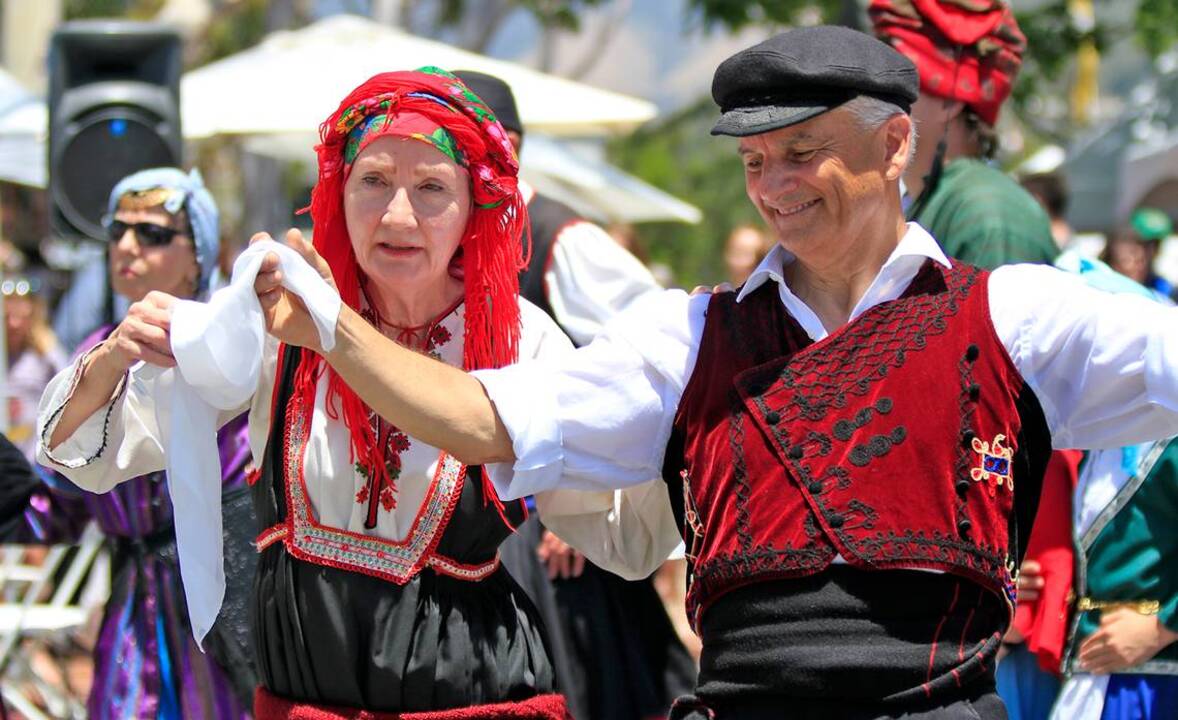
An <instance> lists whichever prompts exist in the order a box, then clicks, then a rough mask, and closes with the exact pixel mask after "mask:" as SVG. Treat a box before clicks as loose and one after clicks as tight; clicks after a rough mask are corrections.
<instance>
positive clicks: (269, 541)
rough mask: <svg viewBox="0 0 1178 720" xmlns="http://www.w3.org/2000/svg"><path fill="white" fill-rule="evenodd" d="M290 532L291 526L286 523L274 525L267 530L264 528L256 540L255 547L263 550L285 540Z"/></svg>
mask: <svg viewBox="0 0 1178 720" xmlns="http://www.w3.org/2000/svg"><path fill="white" fill-rule="evenodd" d="M289 534H290V528H288V527H287V526H286V525H285V524H278V525H274V526H272V527H270V528H269V529H267V530H263V531H262V532H261V534H259V535H258V537H257V539H256V540H254V547H256V548H257V549H258V552H262V551H263V550H265V549H266V548H268V547H270V546H271V545H273V544H274V543H276V542H278V541H279V540H285V539H286V536H287V535H289Z"/></svg>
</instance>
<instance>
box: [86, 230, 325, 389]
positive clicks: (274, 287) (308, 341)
mask: <svg viewBox="0 0 1178 720" xmlns="http://www.w3.org/2000/svg"><path fill="white" fill-rule="evenodd" d="M270 239H271V237H270V235H269V234H268V233H257V234H256V235H254V236H253V237H252V238H250V244H251V245H253V244H254V243H257V242H261V241H263V240H270ZM283 239H284V241H285V244H286V245H287V246H288V247H290V248H291V249H292V250H294V251H295V252H297V253H298V254H299V255H301V256H302V257H303V259H304V260H306V261H307V263H308V264H309V265H310V266H311V267H313V268H315V270H316V271H317V272H318V273H319V274H320V276H322V277H323V279H324V280H325V281H326V282H327V284H328V285H330V286H331V287H332V288H333V289H337V288H336V285H335V280H334V278H333V277H332V274H331V268H330V267H328V265H327V261H326V260H324V259H323V258H322V257H321V256H320V255H319V253H317V252H315V248H314V247H313V246H312V245H311V243H310V242H309V241H307V240H306V239H304V238H303V234H302V233H301V232H299V231H298V230H295V229H291V230H288V231H287V232H286V235H285V237H284V238H283ZM282 279H283V274H282V270H281V268H280V267H279V259H278V256H277V255H275V254H274V253H267V255H266V257H265V258H264V259H263V260H262V265H261V268H260V269H259V270H258V275H257V277H256V278H255V279H254V291H255V292H256V293H257V295H258V302H259V303H260V304H261V306H262V312H263V314H264V315H265V318H266V330H267V331H268V332H269V333H270V334H271V335H273V336H275V337H276V338H278V339H279V340H281V341H282V342H284V343H287V344H288V345H297V346H300V347H306V348H310V349H311V350H314V351H316V352H322V347H321V344H320V338H319V331H318V330H317V329H316V327H315V323H314V321H313V320H312V319H311V315H310V313H308V312H307V308H306V306H305V305H304V304H303V301H302V300H301V299H300V298H299V297H298V296H297V295H295V294H294V293H292V292H290V291H289V290H287V289H286V288H284V287H282ZM176 302H177V298H176V297H174V296H172V295H169V294H168V293H165V292H158V291H152V292H149V293H148V294H147V295H146V296H145V297H144V298H143V299H142V300H140V301H138V302H136V303H133V304H132V305H131V307H130V308H129V309H128V311H127V316H126V318H124V319H123V321H122V322H121V323H119V326H118V327H117V328H115V330H114V332H112V333H111V335H110V337H109V338H108V339H107V340H106V342H105V343H103V351H104V352H103V353H102V354H101V356H100V357H96V358H95V360H94V361H102V362H103V363H104V365H105V366H106V367H107V368H109V369H110V370H112V371H114V372H117V373H122V372H124V371H126V370H127V369H129V368H130V367H131V366H132V365H134V364H135V363H136V362H138V361H140V360H142V361H144V362H147V363H150V364H152V365H158V366H160V367H175V365H176V359H175V357H173V355H172V340H171V316H172V313H171V309H172V306H173V305H175V304H176Z"/></svg>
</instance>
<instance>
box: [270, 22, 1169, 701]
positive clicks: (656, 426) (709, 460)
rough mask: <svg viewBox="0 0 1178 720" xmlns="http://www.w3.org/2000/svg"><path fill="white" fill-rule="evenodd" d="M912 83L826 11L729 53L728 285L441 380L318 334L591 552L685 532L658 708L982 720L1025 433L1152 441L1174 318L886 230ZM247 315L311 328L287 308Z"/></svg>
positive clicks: (904, 231) (1028, 492)
mask: <svg viewBox="0 0 1178 720" xmlns="http://www.w3.org/2000/svg"><path fill="white" fill-rule="evenodd" d="M917 93H918V83H917V76H916V70H915V68H914V67H913V65H912V63H911V62H910V61H909V60H907V59H906V58H905V57H904V56H903V55H901V54H900V53H898V52H896V51H895V50H893V49H892V48H890V47H888V46H887V45H885V44H884V43H882V42H880V41H878V40H876V39H874V38H871V37H869V36H867V35H864V34H862V33H858V32H855V31H853V30H849V29H846V28H837V27H813V28H801V29H796V30H791V31H789V32H786V33H783V34H781V35H778V36H776V37H774V38H771V39H769V40H767V41H765V42H763V43H761V44H759V45H756V46H754V47H752V48H749V49H747V50H744V51H742V52H740V53H737V54H736V55H734V56H733V57H732V58H729V59H728V60H727V61H725V62H724V63H723V64H722V65H721V66H720V68H719V69H718V70H717V72H716V76H715V81H714V83H713V88H712V94H713V97H714V98H715V99H716V101H717V103H718V104H719V105H720V107H721V110H722V113H723V114H722V116H721V118H720V120H719V122H718V123H717V124H716V127H715V130H714V132H715V133H717V134H728V135H734V136H737V137H739V138H740V140H739V155H740V158H741V161H742V163H743V165H744V168H745V184H746V189H747V193H748V197H749V199H750V200H751V201H752V203H753V204H754V205H755V206H756V207H757V209H758V210H759V211H760V213H761V215H762V217H763V218H764V219H765V221H766V224H767V225H768V226H769V228H770V229H771V230H772V231H773V232H774V234H775V235H776V238H777V241H778V245H777V247H775V248H774V249H773V250H772V251H771V252H770V253H769V254H768V255H767V256H766V257H765V259H764V261H763V262H762V263H761V265H760V266H759V267H758V268H757V270H756V271H754V273H753V274H752V275H751V276H750V277H749V279H748V281H747V282H746V283H745V284H744V285H743V286H742V287H741V288H740V289H739V290H738V291H736V292H726V293H717V294H714V295H697V296H693V297H691V296H688V295H686V294H684V293H681V292H677V291H667V292H665V293H663V294H661V295H658V296H654V297H652V298H650V299H648V300H646V301H644V302H642V303H639V304H637V305H636V306H635V307H632V308H630V309H629V310H627V311H626V312H624V313H622V314H621V315H619V316H618V317H617V318H615V320H614V321H613V322H612V323H611V324H610V325H609V326H607V328H606V330H605V331H604V332H603V333H602V334H601V335H600V336H598V338H597V339H596V340H595V341H594V342H593V343H591V344H590V345H588V346H587V347H584V348H581V349H578V350H576V351H574V352H573V353H571V354H570V355H569V356H567V357H565V358H562V359H561V360H560V361H558V362H556V363H552V364H540V363H532V362H524V363H520V364H519V365H516V366H513V367H508V368H503V369H499V370H489V371H478V372H475V373H471V374H469V375H468V374H464V373H462V372H460V371H458V370H456V369H454V368H449V367H446V366H444V365H442V364H441V363H437V362H434V361H431V360H430V359H428V358H425V357H423V356H421V355H418V354H416V353H413V352H411V351H407V350H404V349H401V348H399V347H397V346H396V345H395V344H394V343H391V342H389V341H386V340H385V339H384V338H381V337H375V336H374V337H371V338H370V339H366V340H365V341H364V342H359V341H357V340H354V339H352V338H351V337H350V336H349V333H348V332H344V331H341V332H340V333H338V339H337V344H336V348H335V349H334V350H333V351H331V352H329V353H327V354H326V357H327V359H328V361H329V362H330V363H331V364H332V366H333V367H335V368H336V370H337V371H339V372H340V373H341V375H342V376H343V377H344V378H345V380H346V381H347V382H348V383H349V384H350V385H351V386H352V387H355V388H368V390H363V391H360V395H361V397H362V398H363V399H364V400H365V401H366V402H368V403H370V406H371V407H372V408H373V409H374V410H375V411H376V412H378V413H380V414H381V416H383V417H385V418H387V419H388V420H389V421H390V422H393V423H395V424H396V425H397V426H398V427H400V428H402V429H403V430H404V431H405V432H407V433H410V434H412V435H413V436H415V437H420V438H422V439H423V440H424V441H426V442H429V443H431V444H433V445H436V446H437V447H442V448H446V449H447V450H448V451H450V452H452V453H454V454H455V456H456V457H458V458H460V459H462V460H463V461H464V462H467V463H470V464H481V465H483V467H484V472H487V473H489V474H490V478H491V479H492V480H493V482H494V483H495V485H496V487H497V488H498V491H499V494H500V495H501V496H502V497H503V498H513V497H520V496H524V495H529V494H534V495H536V496H537V505H538V507H539V509H540V512H541V517H542V518H543V519H544V521H545V523H546V524H547V525H548V527H549V528H551V529H553V530H554V531H555V532H556V533H557V534H559V535H560V536H561V537H563V538H564V539H565V540H567V541H568V542H570V543H571V544H573V545H574V546H576V547H578V548H579V549H580V550H581V551H582V552H584V553H585V555H586V556H587V557H588V558H589V559H590V560H592V561H594V562H595V563H597V564H598V565H600V566H602V567H605V568H608V569H611V570H614V571H615V572H619V573H621V574H626V575H631V576H641V575H643V574H645V573H648V572H649V571H650V570H651V569H653V568H654V567H655V566H656V565H657V563H658V562H661V560H662V558H663V557H665V556H666V551H667V549H668V546H669V545H673V544H674V543H675V542H677V540H678V539H679V535H680V533H682V537H683V539H684V541H685V542H686V544H687V547H688V557H689V559H690V562H691V564H690V567H689V570H690V575H689V580H690V588H689V591H688V610H689V616H690V618H691V620H692V622H693V623H694V624H695V628H696V630H697V632H698V633H699V635H700V638H701V640H702V644H703V655H702V657H701V663H700V674H699V680H698V684H697V687H696V691H695V693H694V695H693V696H691V697H686V698H682V699H681V700H679V701H677V702H676V704H675V706H674V707H673V709H672V712H671V717H673V718H691V719H692V720H698V719H702V718H713V719H719V720H729V719H733V718H738V719H740V720H758V719H759V718H780V717H783V716H786V717H791V718H896V717H904V718H974V719H976V718H985V719H987V720H990V719H994V720H997V719H999V718H1005V717H1006V711H1005V708H1004V707H1003V705H1002V701H1001V700H1000V699H999V698H998V697H997V696H996V695H995V693H994V660H995V656H996V654H997V651H998V646H999V644H1000V640H1001V637H1002V634H1003V632H1004V631H1005V629H1006V627H1007V626H1008V625H1009V622H1010V615H1011V610H1012V609H1013V606H1014V602H1015V599H1016V587H1015V586H1016V582H1015V581H1016V578H1015V577H1014V575H1015V570H1016V568H1017V567H1018V563H1019V560H1020V558H1021V555H1022V552H1023V548H1024V547H1025V538H1026V534H1027V532H1028V530H1029V526H1030V523H1031V519H1032V517H1033V516H1034V513H1035V508H1036V505H1037V503H1038V495H1039V484H1040V480H1041V477H1042V474H1043V468H1044V465H1045V464H1046V461H1047V458H1048V456H1049V453H1050V449H1051V446H1052V444H1055V445H1057V446H1059V447H1076V448H1090V447H1098V448H1099V447H1118V446H1124V445H1130V444H1135V443H1140V442H1144V441H1148V440H1156V439H1161V438H1163V437H1167V436H1172V435H1175V434H1178V329H1176V328H1178V309H1175V308H1165V307H1161V306H1159V305H1158V304H1156V303H1150V302H1148V301H1147V300H1144V299H1138V298H1133V297H1129V296H1122V295H1109V294H1106V293H1102V292H1100V291H1097V290H1093V289H1089V288H1087V287H1086V286H1085V285H1084V284H1083V283H1082V281H1080V280H1079V279H1078V278H1075V277H1073V276H1070V275H1068V274H1065V273H1062V272H1059V271H1057V270H1054V269H1053V268H1050V267H1045V266H1033V265H1012V266H1006V267H1001V268H998V269H996V270H994V271H992V272H988V271H985V270H980V269H978V268H975V267H972V266H969V265H965V264H962V263H955V262H952V261H950V260H949V259H948V258H947V257H946V256H945V255H944V253H943V252H942V251H941V249H940V247H939V246H938V245H937V243H936V241H935V240H934V239H933V238H932V237H931V236H930V235H929V234H928V233H927V232H926V231H925V230H923V229H922V228H921V227H920V226H919V225H917V224H915V223H907V222H905V220H904V215H903V212H902V211H901V207H900V177H901V176H902V174H903V172H904V170H905V168H906V166H907V164H908V162H909V158H910V155H911V152H912V150H913V142H914V141H913V137H912V135H913V132H912V130H913V125H912V120H911V118H910V116H909V114H908V110H909V108H910V106H911V104H912V102H913V101H914V100H915V99H916V97H917ZM273 288H274V284H273V283H263V284H262V285H260V286H259V292H260V293H262V294H263V295H264V294H265V293H267V292H269V291H271V290H272V289H273ZM265 297H270V296H265ZM266 307H267V308H269V310H268V312H269V313H270V315H269V320H270V322H271V327H272V328H279V330H272V331H273V332H279V333H280V334H281V335H282V339H284V340H286V341H288V342H292V341H293V342H299V343H304V344H312V345H313V344H314V343H317V342H318V336H317V334H316V331H315V329H314V326H313V324H312V323H311V322H310V320H309V319H307V318H306V317H305V316H303V315H302V314H301V310H299V305H298V304H297V303H293V302H289V303H288V302H277V303H276V302H273V301H271V300H267V301H266ZM357 345H358V346H359V347H357ZM660 475H661V476H662V477H663V478H664V483H665V484H659V483H657V482H655V483H652V482H651V478H654V477H658V476H660ZM554 488H567V489H575V490H582V491H585V499H584V501H583V502H582V503H580V504H579V507H572V505H573V503H562V506H559V507H553V506H552V505H553V504H554V503H548V504H547V506H546V502H545V500H544V491H545V490H549V489H554ZM620 488H625V490H624V492H617V491H616V490H615V489H620ZM668 489H669V492H668ZM603 508H604V509H607V510H608V514H602V513H601V512H600V511H601V510H602V509H603ZM594 511H596V512H594Z"/></svg>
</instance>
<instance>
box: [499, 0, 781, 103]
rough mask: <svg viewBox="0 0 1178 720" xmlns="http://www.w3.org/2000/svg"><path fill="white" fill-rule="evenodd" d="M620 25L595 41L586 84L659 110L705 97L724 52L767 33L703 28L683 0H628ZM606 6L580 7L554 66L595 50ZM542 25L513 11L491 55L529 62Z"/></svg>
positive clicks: (566, 64) (562, 68) (576, 60)
mask: <svg viewBox="0 0 1178 720" xmlns="http://www.w3.org/2000/svg"><path fill="white" fill-rule="evenodd" d="M629 5H630V9H629V12H628V13H627V14H626V16H625V18H624V20H623V21H622V22H621V23H620V24H619V29H618V31H617V32H616V33H615V34H614V35H613V36H612V37H611V39H610V40H609V41H608V42H607V43H606V44H605V45H604V47H602V48H599V49H598V50H597V51H598V52H601V53H602V55H603V57H601V58H600V59H599V60H598V61H597V62H596V64H595V65H594V66H593V69H592V70H591V71H590V72H589V73H588V74H587V75H585V76H584V77H583V78H582V80H583V81H584V82H587V83H589V84H591V85H596V86H598V87H602V88H606V89H608V90H614V91H617V92H622V93H626V94H629V95H635V96H638V97H642V98H645V99H647V100H650V101H652V102H654V103H655V104H656V105H658V107H659V111H660V112H661V113H666V112H673V111H674V110H676V109H679V108H681V107H683V106H684V105H687V104H690V103H693V102H695V101H696V100H698V99H699V98H701V97H706V96H707V95H708V93H709V90H710V88H711V83H712V74H713V73H714V72H715V70H716V66H717V65H719V64H720V62H721V61H723V60H724V59H725V58H727V57H728V56H730V55H732V54H733V53H735V52H737V51H738V50H741V49H743V48H746V47H748V46H750V45H753V44H755V43H756V42H759V41H760V40H762V39H764V38H765V37H766V36H767V32H766V31H765V30H763V29H754V30H750V31H747V32H743V33H740V34H737V35H733V34H731V33H729V32H727V31H726V30H720V29H717V30H713V31H707V30H705V29H703V28H702V27H700V23H699V21H698V20H693V19H692V18H690V17H689V15H688V12H687V9H686V8H687V0H632V2H630V3H629ZM609 12H610V9H609V8H606V9H602V10H592V11H589V12H587V13H586V14H585V16H584V19H583V25H582V30H581V32H580V33H577V34H571V33H562V35H561V38H560V42H559V44H558V46H557V47H558V52H557V65H556V68H555V69H556V71H557V72H558V74H564V72H563V71H567V70H568V69H569V68H571V67H573V66H575V65H576V64H578V63H580V62H581V61H582V59H583V58H585V57H586V54H587V53H589V52H593V51H594V48H593V44H594V43H595V42H596V40H597V34H598V33H597V32H595V30H596V29H597V28H599V27H600V25H601V24H602V23H603V22H605V18H606V15H607V13H609ZM538 38H539V30H538V27H537V26H536V23H535V22H534V21H533V20H532V19H531V18H530V17H529V16H528V15H527V14H526V13H520V12H517V13H516V14H515V15H514V16H513V17H512V18H511V19H510V20H509V21H508V22H507V23H506V24H505V25H504V27H503V28H502V29H501V30H500V32H499V33H498V35H497V36H496V37H495V40H494V41H493V42H492V44H491V47H490V48H489V51H490V52H489V54H491V55H493V56H495V57H500V58H504V59H511V60H518V61H521V62H524V63H526V64H529V65H534V61H535V59H536V57H537V55H538V50H537V42H538Z"/></svg>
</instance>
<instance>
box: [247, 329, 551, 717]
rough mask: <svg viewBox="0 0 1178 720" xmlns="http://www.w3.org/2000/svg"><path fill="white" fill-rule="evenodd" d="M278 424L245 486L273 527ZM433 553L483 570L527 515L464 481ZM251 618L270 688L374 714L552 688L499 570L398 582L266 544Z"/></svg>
mask: <svg viewBox="0 0 1178 720" xmlns="http://www.w3.org/2000/svg"><path fill="white" fill-rule="evenodd" d="M298 359H299V350H298V349H292V348H287V349H286V352H285V354H284V356H283V359H282V360H283V362H282V370H281V375H280V377H279V378H278V379H277V382H278V389H277V398H276V400H277V402H276V405H275V406H276V407H279V408H282V407H287V405H288V404H289V402H290V397H291V387H292V385H293V375H294V371H295V368H296V366H297V364H298ZM287 425H289V423H282V422H275V423H273V428H272V430H271V434H270V438H269V440H268V442H267V451H266V457H265V458H264V460H263V462H262V465H261V467H260V474H259V477H258V480H257V482H256V483H255V484H254V487H253V498H254V508H255V510H256V512H257V516H258V521H259V525H260V526H261V527H263V528H275V527H279V526H280V525H281V524H282V523H284V522H285V520H286V516H287V511H288V508H287V507H286V503H287V493H286V482H287V475H289V474H291V473H290V472H289V468H287V467H286V462H287V460H286V458H287V457H297V456H298V451H297V448H296V449H295V452H294V453H290V452H288V448H287V443H286V439H287V432H288V429H287V427H286V426H287ZM456 493H457V501H456V503H455V505H454V507H453V511H452V514H451V515H450V516H449V521H448V523H446V525H445V526H444V527H442V528H440V529H439V530H438V532H439V533H440V537H438V538H437V545H436V546H435V547H434V548H433V549H432V550H431V551H430V553H431V555H434V554H436V555H438V556H441V557H444V558H446V559H448V560H449V561H452V562H456V563H461V564H463V565H468V566H480V567H485V566H487V565H488V564H489V563H493V562H494V560H495V558H496V553H497V551H498V548H499V545H500V544H501V543H502V542H503V540H504V539H505V538H507V537H508V536H509V535H510V534H511V532H512V530H511V527H509V525H508V523H510V524H511V525H512V526H515V525H518V524H520V523H522V522H523V520H524V519H525V517H526V514H527V512H526V510H525V509H524V508H523V507H522V505H521V504H520V503H518V502H515V503H507V504H506V508H505V512H504V516H505V517H501V516H500V513H499V512H498V511H497V510H496V508H495V506H494V504H492V503H488V502H486V501H485V500H484V496H483V482H482V475H481V473H480V471H479V468H477V467H471V468H468V469H467V473H466V478H465V480H464V481H463V484H462V487H461V490H460V491H456ZM251 619H252V625H253V628H254V648H255V652H256V655H257V663H258V675H259V678H260V681H261V684H262V687H263V688H265V689H266V690H267V691H269V692H270V693H271V694H273V695H276V696H279V697H280V698H285V699H288V700H293V701H297V702H304V703H310V704H316V705H333V706H344V707H351V708H361V709H365V710H373V711H380V712H415V711H416V712H420V711H427V710H446V709H453V708H462V707H468V706H471V705H484V704H491V703H502V702H515V701H519V700H524V699H527V698H530V697H533V696H535V695H543V694H548V693H551V692H552V690H553V670H552V664H551V662H550V661H549V658H548V651H547V648H546V646H545V643H544V633H543V630H542V628H541V624H540V620H539V618H538V615H537V612H536V609H535V606H533V604H532V602H531V601H530V600H529V599H528V597H527V595H525V594H524V592H523V591H522V590H521V589H520V587H519V585H517V584H516V582H515V581H514V580H512V579H511V577H510V576H509V575H508V574H507V572H505V571H504V570H503V569H502V568H501V567H499V568H498V569H496V570H495V571H494V572H493V573H491V574H490V575H489V576H487V577H484V578H483V579H481V580H477V581H472V580H464V579H458V578H457V577H454V576H452V575H448V574H443V573H439V572H435V570H434V569H433V568H432V567H430V566H426V567H424V568H423V569H421V570H420V571H419V572H417V574H415V575H412V576H410V577H408V579H407V581H405V583H404V584H399V583H398V582H394V581H392V580H389V579H385V578H382V577H377V576H375V575H371V574H365V573H364V572H357V571H354V570H351V569H344V568H343V567H342V566H340V567H337V566H333V565H331V564H330V562H328V563H327V564H321V563H319V562H314V561H305V560H302V559H299V558H296V557H293V556H292V555H291V554H290V553H289V552H288V550H287V547H286V546H285V545H284V544H283V543H282V542H274V543H273V544H270V545H269V546H267V547H266V548H265V550H263V552H262V553H261V555H260V557H259V561H258V569H257V574H256V575H255V581H254V593H253V610H252V618H251Z"/></svg>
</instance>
